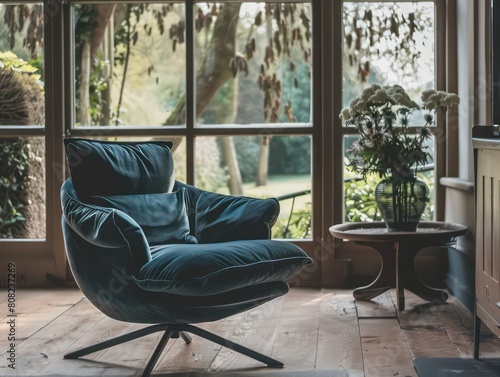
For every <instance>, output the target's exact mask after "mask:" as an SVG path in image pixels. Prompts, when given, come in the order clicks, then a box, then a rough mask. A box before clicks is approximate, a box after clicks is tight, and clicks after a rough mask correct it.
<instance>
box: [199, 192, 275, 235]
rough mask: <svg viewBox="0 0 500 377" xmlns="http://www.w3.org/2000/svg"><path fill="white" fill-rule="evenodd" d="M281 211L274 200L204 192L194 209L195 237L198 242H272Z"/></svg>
mask: <svg viewBox="0 0 500 377" xmlns="http://www.w3.org/2000/svg"><path fill="white" fill-rule="evenodd" d="M279 211H280V205H279V202H278V200H277V199H275V198H269V199H257V198H249V197H245V196H231V195H223V194H217V193H213V192H206V191H203V192H201V194H200V195H199V197H198V200H197V202H196V207H195V237H196V239H197V240H198V242H199V243H213V242H227V241H237V240H253V239H269V238H271V228H272V226H273V225H274V223H275V222H276V219H277V218H278V215H279Z"/></svg>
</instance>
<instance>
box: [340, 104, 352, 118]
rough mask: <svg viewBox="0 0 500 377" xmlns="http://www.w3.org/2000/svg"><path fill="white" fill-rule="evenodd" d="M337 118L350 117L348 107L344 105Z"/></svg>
mask: <svg viewBox="0 0 500 377" xmlns="http://www.w3.org/2000/svg"><path fill="white" fill-rule="evenodd" d="M339 118H341V119H343V120H344V121H346V120H349V119H351V112H350V111H349V108H348V107H344V108H343V109H342V111H341V112H340V114H339Z"/></svg>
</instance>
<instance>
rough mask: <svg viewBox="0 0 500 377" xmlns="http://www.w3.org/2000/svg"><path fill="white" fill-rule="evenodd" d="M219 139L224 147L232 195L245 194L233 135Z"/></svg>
mask: <svg viewBox="0 0 500 377" xmlns="http://www.w3.org/2000/svg"><path fill="white" fill-rule="evenodd" d="M219 140H220V143H221V147H222V158H223V160H224V163H225V165H226V168H227V174H228V182H227V184H228V187H229V192H230V193H231V195H243V185H242V179H241V172H240V167H239V165H238V159H237V157H236V149H235V147H234V142H233V137H232V136H222V137H220V138H219Z"/></svg>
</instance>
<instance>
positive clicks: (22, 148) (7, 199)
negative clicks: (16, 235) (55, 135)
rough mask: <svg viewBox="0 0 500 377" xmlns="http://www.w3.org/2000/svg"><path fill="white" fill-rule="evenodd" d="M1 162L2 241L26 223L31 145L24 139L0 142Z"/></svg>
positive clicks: (0, 217) (0, 211)
mask: <svg viewBox="0 0 500 377" xmlns="http://www.w3.org/2000/svg"><path fill="white" fill-rule="evenodd" d="M0 161H2V163H1V164H0V203H1V206H0V238H11V237H12V231H13V229H14V228H15V227H18V226H20V224H21V223H22V222H24V221H26V218H25V216H24V214H23V210H24V209H25V208H26V206H27V204H28V203H27V198H26V189H27V185H28V182H29V177H28V170H29V169H28V167H29V163H30V144H29V143H28V142H27V141H26V140H25V139H21V138H12V139H4V140H2V141H0Z"/></svg>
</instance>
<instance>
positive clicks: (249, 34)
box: [195, 2, 312, 125]
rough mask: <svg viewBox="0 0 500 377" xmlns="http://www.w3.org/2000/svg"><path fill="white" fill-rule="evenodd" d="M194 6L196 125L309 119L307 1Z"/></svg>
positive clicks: (309, 39) (308, 14) (309, 16)
mask: <svg viewBox="0 0 500 377" xmlns="http://www.w3.org/2000/svg"><path fill="white" fill-rule="evenodd" d="M195 12H196V44H195V48H196V51H195V57H196V71H197V79H196V102H195V103H196V117H197V124H198V125H228V124H229V125H230V124H241V125H249V124H255V123H292V124H300V123H306V124H308V125H309V123H310V122H311V43H312V39H311V27H312V26H311V4H310V3H309V2H298V3H279V2H273V3H262V2H261V3H253V2H242V3H240V2H228V3H224V4H221V3H205V2H203V3H197V4H196V9H195Z"/></svg>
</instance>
